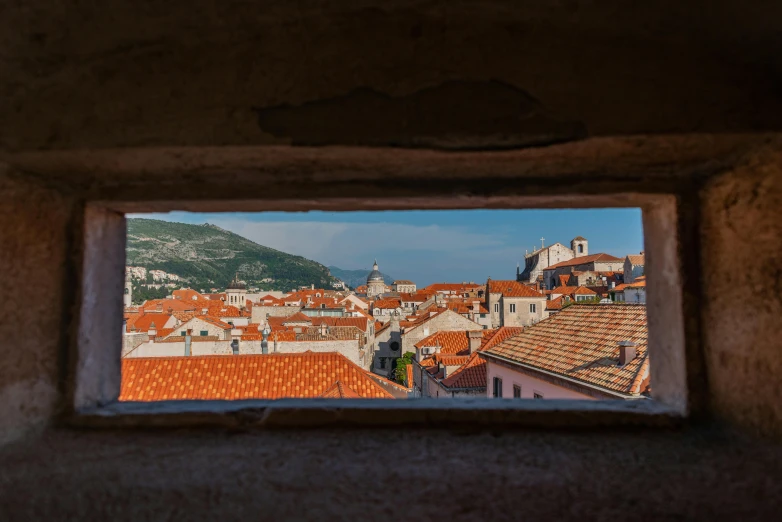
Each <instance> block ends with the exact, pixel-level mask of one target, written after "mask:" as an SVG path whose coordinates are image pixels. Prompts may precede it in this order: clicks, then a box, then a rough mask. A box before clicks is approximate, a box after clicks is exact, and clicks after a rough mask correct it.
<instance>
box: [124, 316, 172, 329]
mask: <svg viewBox="0 0 782 522" xmlns="http://www.w3.org/2000/svg"><path fill="white" fill-rule="evenodd" d="M169 319H171V314H166V313H154V312H146V313H144V314H130V317H128V322H127V324H126V325H125V330H126V331H127V332H131V331H133V330H135V331H137V332H146V331H147V330H149V329H150V327H151V326H152V323H155V329H160V328H163V326H164V325H165V324H166V322H168V320H169Z"/></svg>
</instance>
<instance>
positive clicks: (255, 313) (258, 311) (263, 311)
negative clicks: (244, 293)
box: [252, 305, 301, 324]
mask: <svg viewBox="0 0 782 522" xmlns="http://www.w3.org/2000/svg"><path fill="white" fill-rule="evenodd" d="M300 311H301V309H300V308H299V307H297V306H260V305H253V308H252V323H253V324H266V316H267V315H268V316H271V317H290V316H292V315H294V314H296V313H298V312H300Z"/></svg>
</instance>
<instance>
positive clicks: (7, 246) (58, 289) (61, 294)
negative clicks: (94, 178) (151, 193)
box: [0, 163, 81, 445]
mask: <svg viewBox="0 0 782 522" xmlns="http://www.w3.org/2000/svg"><path fill="white" fill-rule="evenodd" d="M76 212H78V206H77V205H76V203H75V202H74V201H73V200H72V199H71V198H70V197H68V196H67V195H65V194H64V193H63V191H62V190H57V189H56V188H55V187H51V186H49V187H46V186H43V185H41V184H40V183H38V182H36V181H35V180H25V179H22V178H21V177H20V176H17V175H13V174H12V173H11V172H10V171H9V170H7V169H6V168H4V166H3V165H2V163H0V273H2V274H3V275H2V277H0V295H2V296H3V303H4V306H3V307H2V320H0V419H1V420H0V445H2V444H3V443H5V442H8V441H10V440H14V439H16V438H18V437H20V436H22V435H23V434H25V433H26V432H28V431H29V430H38V429H40V428H42V427H44V426H45V425H47V424H48V423H49V422H50V421H51V420H52V418H53V417H54V416H55V415H56V414H57V413H58V412H59V411H60V410H62V408H63V399H62V393H63V388H62V385H63V383H62V378H63V368H62V366H61V365H62V364H63V354H64V351H65V349H66V346H67V343H68V340H69V332H68V330H67V328H68V327H67V326H66V325H67V324H68V322H69V321H70V320H71V317H72V313H73V310H72V306H73V305H72V302H73V300H74V299H75V298H76V293H77V289H76V288H75V287H74V285H73V281H74V280H76V279H77V276H76V266H75V261H74V260H72V258H71V254H72V252H71V251H70V249H71V248H72V244H71V242H72V241H73V236H74V235H78V228H79V227H80V225H81V224H80V221H79V219H78V218H77V217H76V216H75V215H74V214H75V213H76ZM74 229H76V230H74Z"/></svg>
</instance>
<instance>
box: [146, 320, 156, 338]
mask: <svg viewBox="0 0 782 522" xmlns="http://www.w3.org/2000/svg"><path fill="white" fill-rule="evenodd" d="M147 335H149V338H150V339H154V338H155V337H157V328H155V321H152V322H151V323H149V330H147Z"/></svg>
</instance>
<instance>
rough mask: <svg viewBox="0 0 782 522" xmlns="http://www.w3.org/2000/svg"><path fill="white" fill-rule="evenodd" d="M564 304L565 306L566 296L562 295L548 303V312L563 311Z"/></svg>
mask: <svg viewBox="0 0 782 522" xmlns="http://www.w3.org/2000/svg"><path fill="white" fill-rule="evenodd" d="M563 304H565V296H563V295H561V296H559V297H557V298H556V299H551V300H550V301H546V310H562V305H563Z"/></svg>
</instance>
